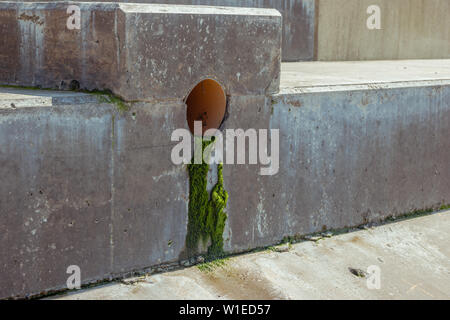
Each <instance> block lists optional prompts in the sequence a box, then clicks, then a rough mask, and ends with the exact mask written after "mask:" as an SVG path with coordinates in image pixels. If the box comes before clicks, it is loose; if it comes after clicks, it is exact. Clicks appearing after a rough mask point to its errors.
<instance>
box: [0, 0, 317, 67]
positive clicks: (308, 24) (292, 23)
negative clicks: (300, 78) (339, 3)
mask: <svg viewBox="0 0 450 320" xmlns="http://www.w3.org/2000/svg"><path fill="white" fill-rule="evenodd" d="M1 1H7V0H0V2H1ZM18 1H19V0H18ZM18 1H17V2H18ZM57 1H60V2H63V1H64V0H56V1H53V2H57ZM25 2H33V1H32V0H25ZM86 2H111V1H107V0H97V1H92V0H86ZM117 2H125V3H126V2H129V3H159V4H187V5H208V6H232V7H244V8H245V7H250V8H274V9H277V10H278V11H280V12H281V14H282V15H283V25H282V28H283V43H282V59H283V61H309V60H312V59H313V56H314V19H315V0H283V1H280V0H118V1H117Z"/></svg>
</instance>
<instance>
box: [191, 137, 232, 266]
mask: <svg viewBox="0 0 450 320" xmlns="http://www.w3.org/2000/svg"><path fill="white" fill-rule="evenodd" d="M200 141H202V140H201V139H199V138H196V141H195V143H199V142H200ZM201 143H202V154H203V151H204V150H205V148H206V147H207V146H208V145H209V144H211V143H213V142H212V141H202V142H201ZM193 162H194V161H192V163H191V164H189V165H188V170H189V211H188V230H187V235H186V248H187V253H188V255H189V256H194V255H196V254H198V250H199V244H203V246H204V247H206V245H207V244H208V243H210V245H209V247H208V252H207V258H208V259H214V258H217V257H220V256H222V255H223V231H224V229H225V222H226V220H227V215H226V213H225V212H224V210H225V208H226V205H227V201H228V193H227V192H226V190H225V188H224V185H223V174H222V170H223V165H222V164H219V165H218V167H217V177H218V178H217V184H216V185H215V186H214V188H213V189H212V191H211V195H210V194H209V193H208V191H207V177H208V171H209V164H207V163H206V162H205V161H204V160H203V159H202V163H201V164H195V163H193Z"/></svg>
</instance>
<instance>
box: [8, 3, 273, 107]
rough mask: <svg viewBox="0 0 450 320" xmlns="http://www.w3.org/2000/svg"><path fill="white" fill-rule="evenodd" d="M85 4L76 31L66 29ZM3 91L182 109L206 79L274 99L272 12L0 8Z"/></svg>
mask: <svg viewBox="0 0 450 320" xmlns="http://www.w3.org/2000/svg"><path fill="white" fill-rule="evenodd" d="M69 4H72V5H73V4H76V5H79V8H80V15H81V24H80V28H79V29H69V28H67V26H66V24H67V21H68V18H69V16H70V14H68V13H67V8H68V6H69ZM0 18H1V21H2V23H1V24H0V44H1V45H0V84H10V85H21V86H40V87H42V88H67V87H74V86H75V87H79V88H81V89H87V90H94V89H98V90H106V89H109V90H111V91H112V92H113V93H115V94H116V95H118V96H120V97H121V98H123V99H125V100H127V101H150V100H152V101H161V100H165V99H172V100H176V99H178V100H182V99H183V98H185V97H186V96H187V95H188V94H189V92H190V91H191V90H192V88H193V87H194V86H195V85H196V84H197V83H198V82H200V81H201V80H203V79H205V78H213V79H215V80H217V81H218V82H219V83H221V84H222V85H223V86H224V89H225V90H226V93H227V94H230V95H231V94H232V95H257V94H271V93H275V92H278V89H279V73H280V63H281V23H282V17H281V15H280V13H279V12H278V11H277V10H275V9H261V8H236V7H208V6H186V5H178V6H177V5H158V4H130V3H88V2H80V3H77V2H70V3H63V2H56V3H54V2H49V3H36V2H35V3H15V2H0Z"/></svg>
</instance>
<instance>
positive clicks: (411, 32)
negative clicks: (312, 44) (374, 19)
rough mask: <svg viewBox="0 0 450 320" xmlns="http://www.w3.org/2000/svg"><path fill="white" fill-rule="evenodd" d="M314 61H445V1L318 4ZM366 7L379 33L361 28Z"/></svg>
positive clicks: (448, 48) (326, 0)
mask: <svg viewBox="0 0 450 320" xmlns="http://www.w3.org/2000/svg"><path fill="white" fill-rule="evenodd" d="M318 4H319V5H318V20H317V24H318V30H317V34H316V36H317V47H316V58H315V59H316V60H330V61H339V60H388V59H438V58H450V19H448V15H449V12H450V1H448V0H432V1H429V0H318ZM370 5H378V6H379V7H380V9H381V29H380V30H369V29H368V28H367V27H366V22H367V18H368V17H369V14H367V13H366V10H367V8H368V7H369V6H370Z"/></svg>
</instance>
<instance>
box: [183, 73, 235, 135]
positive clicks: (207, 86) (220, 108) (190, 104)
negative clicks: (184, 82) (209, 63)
mask: <svg viewBox="0 0 450 320" xmlns="http://www.w3.org/2000/svg"><path fill="white" fill-rule="evenodd" d="M186 104H187V111H186V118H187V122H188V126H189V130H191V132H192V134H194V121H202V134H204V133H205V131H206V130H208V129H218V128H219V127H220V124H221V123H222V120H223V117H224V116H225V109H226V105H227V98H226V95H225V92H224V90H223V88H222V86H221V85H220V84H219V83H218V82H217V81H214V80H212V79H205V80H203V81H201V82H199V83H198V84H197V85H196V86H195V87H194V89H192V91H191V93H190V94H189V96H188V97H187V99H186Z"/></svg>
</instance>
